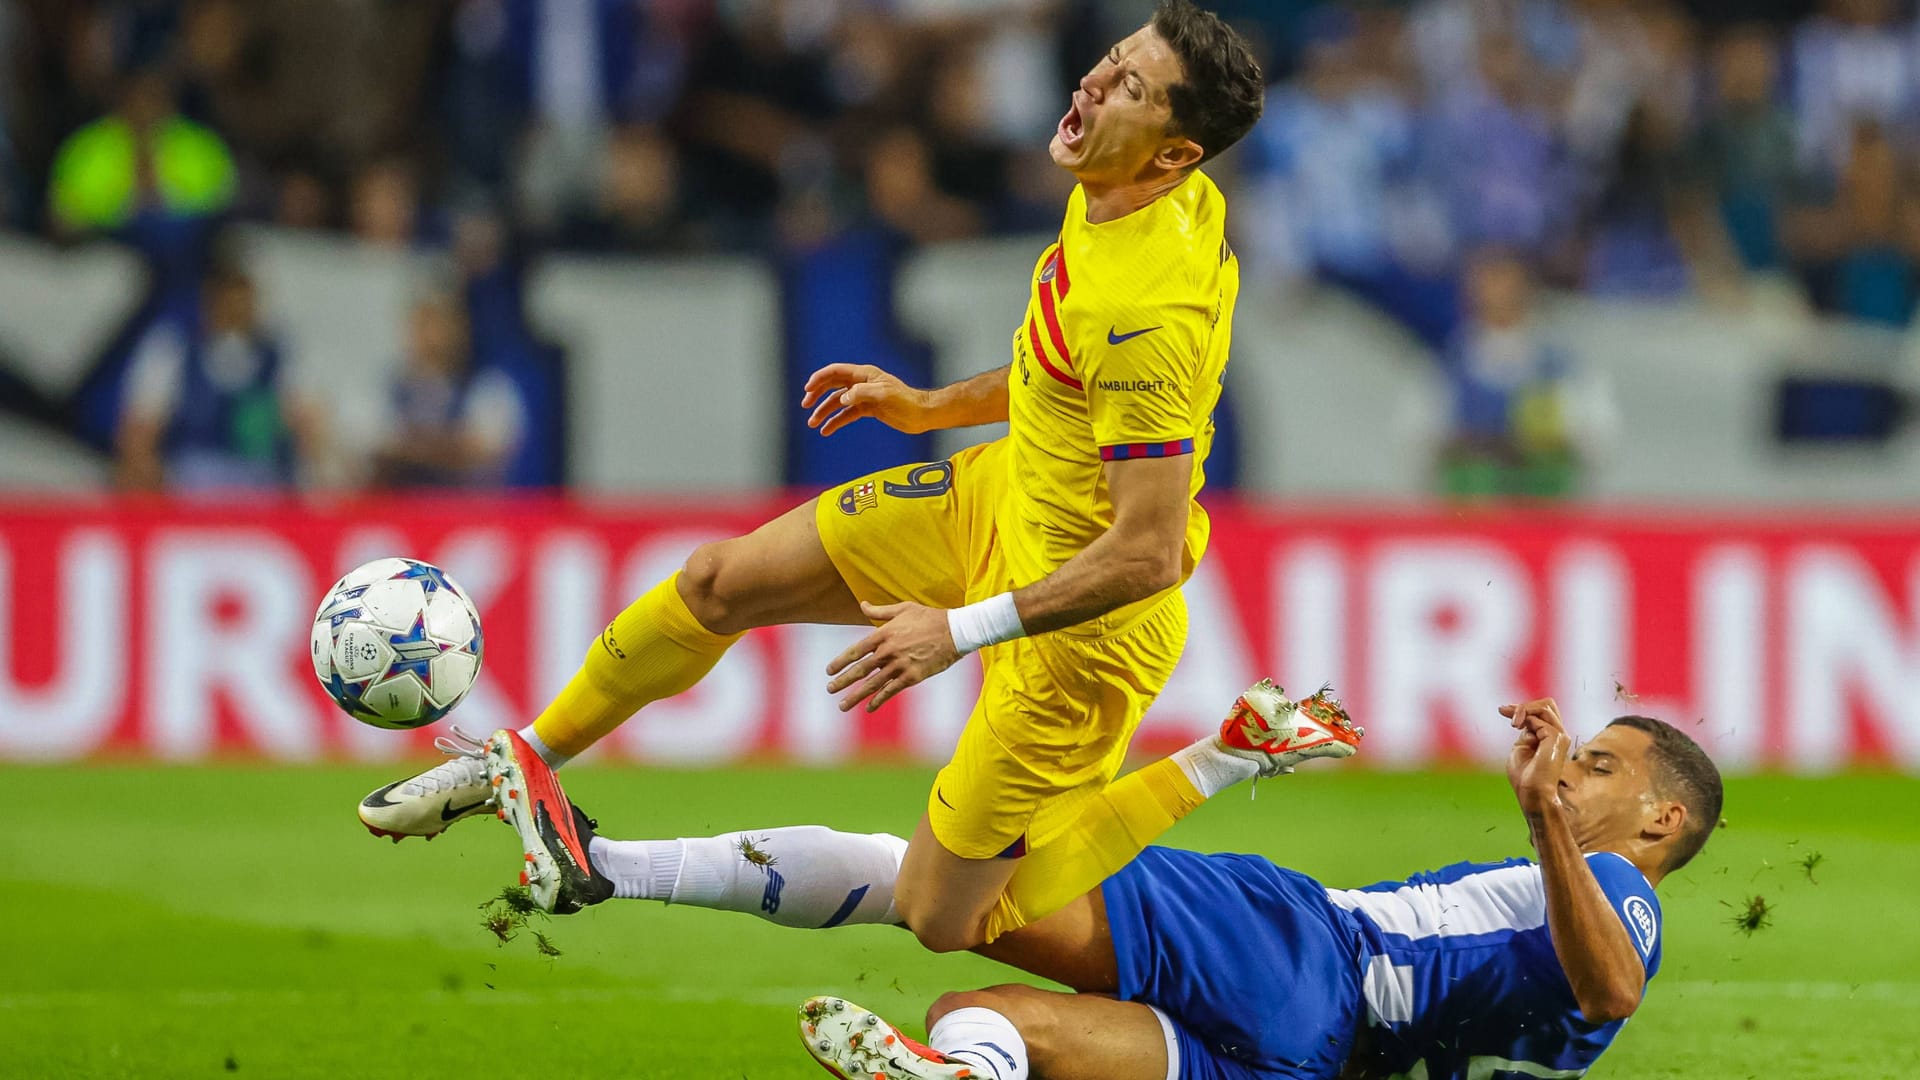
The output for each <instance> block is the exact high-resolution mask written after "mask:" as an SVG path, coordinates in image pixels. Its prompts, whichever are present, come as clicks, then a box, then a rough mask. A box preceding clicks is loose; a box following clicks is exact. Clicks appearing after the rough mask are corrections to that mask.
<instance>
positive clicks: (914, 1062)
mask: <svg viewBox="0 0 1920 1080" xmlns="http://www.w3.org/2000/svg"><path fill="white" fill-rule="evenodd" d="M800 1041H801V1042H802V1043H805V1044H806V1047H807V1053H809V1054H812V1055H813V1060H815V1061H817V1062H819V1063H820V1067H821V1068H823V1069H825V1070H827V1071H828V1072H830V1073H832V1074H833V1075H835V1076H837V1077H839V1078H840V1080H970V1078H971V1077H973V1076H974V1071H973V1070H972V1069H970V1068H968V1067H967V1066H965V1065H962V1064H960V1063H959V1062H956V1061H948V1060H947V1059H946V1058H945V1057H942V1056H941V1054H940V1052H939V1051H938V1050H935V1049H933V1048H932V1047H929V1046H926V1045H925V1044H923V1043H919V1042H916V1041H914V1040H913V1039H910V1038H908V1037H907V1036H905V1035H903V1034H901V1033H900V1031H899V1029H898V1028H895V1027H894V1026H893V1025H892V1024H889V1023H887V1022H886V1021H885V1020H882V1019H880V1017H878V1016H876V1015H874V1014H873V1013H872V1012H870V1011H868V1010H866V1009H863V1008H861V1007H860V1006H858V1005H855V1004H854V1003H853V1002H851V1001H848V1000H846V999H845V998H837V997H816V998H808V999H807V1002H806V1004H804V1005H802V1006H800Z"/></svg>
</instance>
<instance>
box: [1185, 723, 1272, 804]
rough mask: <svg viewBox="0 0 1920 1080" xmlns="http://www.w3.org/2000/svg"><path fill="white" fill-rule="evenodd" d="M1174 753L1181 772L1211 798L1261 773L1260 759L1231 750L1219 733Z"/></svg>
mask: <svg viewBox="0 0 1920 1080" xmlns="http://www.w3.org/2000/svg"><path fill="white" fill-rule="evenodd" d="M1172 756H1173V762H1174V764H1176V765H1178V766H1180V772H1181V774H1182V775H1183V776H1185V777H1186V778H1187V782H1188V783H1190V784H1192V785H1193V789H1194V790H1195V791H1198V792H1199V793H1200V797H1201V798H1203V799H1211V798H1213V797H1214V796H1215V795H1218V794H1220V793H1221V792H1223V791H1225V790H1227V789H1228V788H1230V787H1232V786H1234V785H1235V784H1239V783H1242V782H1244V781H1247V780H1251V779H1253V778H1254V777H1256V776H1259V775H1260V764H1259V762H1257V761H1253V760H1251V759H1249V758H1246V757H1242V756H1241V755H1239V754H1236V753H1234V752H1232V751H1231V750H1228V749H1227V748H1226V746H1225V745H1224V744H1222V743H1221V741H1220V737H1219V736H1218V735H1209V736H1207V737H1206V738H1203V739H1197V740H1195V741H1194V742H1193V743H1192V744H1190V745H1188V746H1187V747H1186V748H1184V749H1181V750H1177V751H1175V752H1174V754H1173V755H1172Z"/></svg>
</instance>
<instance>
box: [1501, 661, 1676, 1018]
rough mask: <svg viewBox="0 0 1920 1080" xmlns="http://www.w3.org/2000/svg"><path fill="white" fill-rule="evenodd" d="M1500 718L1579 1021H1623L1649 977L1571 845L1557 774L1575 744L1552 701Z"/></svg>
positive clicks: (1513, 709)
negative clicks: (1506, 723)
mask: <svg viewBox="0 0 1920 1080" xmlns="http://www.w3.org/2000/svg"><path fill="white" fill-rule="evenodd" d="M1500 713H1501V715H1502V716H1506V717H1508V718H1509V719H1511V720H1512V721H1513V726H1514V727H1515V728H1517V729H1519V731H1520V738H1519V740H1518V741H1516V742H1515V743H1514V745H1513V753H1512V755H1511V756H1510V757H1509V758H1508V759H1507V780H1508V782H1509V783H1511V784H1512V785H1513V791H1514V795H1515V796H1516V797H1517V798H1518V799H1519V801H1520V809H1521V811H1522V812H1523V813H1525V814H1526V817H1527V828H1528V829H1529V830H1531V832H1532V834H1533V846H1534V850H1535V851H1536V852H1537V853H1538V854H1539V856H1540V874H1541V877H1542V878H1543V879H1545V883H1546V892H1547V929H1548V932H1549V934H1550V935H1551V936H1552V938H1553V951H1554V955H1556V956H1557V957H1559V959H1560V967H1561V968H1562V970H1564V971H1565V972H1566V974H1567V983H1568V984H1569V985H1570V986H1572V987H1573V996H1574V1000H1575V1001H1576V1002H1577V1003H1578V1004H1579V1006H1580V1013H1581V1015H1583V1016H1585V1017H1586V1018H1587V1019H1588V1020H1589V1021H1591V1022H1593V1023H1596V1024H1606V1023H1611V1022H1613V1021H1615V1020H1622V1019H1625V1018H1626V1017H1628V1016H1631V1015H1633V1011H1634V1010H1635V1009H1637V1008H1639V1007H1640V998H1641V995H1642V993H1643V992H1644V991H1645V989H1646V983H1647V973H1646V968H1645V966H1643V965H1642V964H1641V962H1640V955H1639V953H1637V952H1635V951H1634V947H1633V942H1632V940H1631V939H1630V938H1629V937H1628V936H1627V927H1626V924H1624V923H1622V922H1621V921H1620V916H1619V915H1618V914H1616V913H1615V911H1614V909H1613V903H1612V902H1611V901H1610V900H1608V899H1607V894H1606V892H1605V891H1604V890H1602V889H1601V888H1600V879H1599V878H1596V877H1594V876H1593V870H1592V869H1591V868H1590V867H1589V866H1588V865H1587V859H1586V855H1585V853H1583V852H1582V851H1581V850H1580V845H1579V843H1578V842H1576V841H1575V840H1574V836H1573V826H1572V824H1571V823H1570V822H1569V821H1568V820H1567V808H1566V805H1565V804H1564V803H1562V802H1561V801H1560V794H1559V787H1560V773H1561V770H1562V769H1564V768H1565V767H1566V763H1567V754H1568V752H1569V751H1570V750H1571V749H1572V746H1573V739H1572V738H1571V737H1569V736H1568V735H1567V732H1566V728H1565V727H1564V726H1562V724H1561V722H1560V710H1559V708H1558V707H1557V706H1556V705H1555V704H1554V703H1553V699H1551V698H1542V699H1540V700H1538V701H1529V702H1527V703H1525V704H1522V705H1506V706H1502V707H1501V709H1500Z"/></svg>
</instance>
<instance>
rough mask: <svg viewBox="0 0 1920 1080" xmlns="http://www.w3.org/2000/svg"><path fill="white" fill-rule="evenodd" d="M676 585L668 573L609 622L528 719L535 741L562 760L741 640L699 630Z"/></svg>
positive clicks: (681, 686)
mask: <svg viewBox="0 0 1920 1080" xmlns="http://www.w3.org/2000/svg"><path fill="white" fill-rule="evenodd" d="M679 580H680V575H679V574H677V573H676V574H674V575H673V576H672V577H670V578H668V579H667V580H665V581H663V582H661V583H660V584H658V585H655V586H654V587H653V588H652V589H650V590H648V591H647V593H646V594H645V595H643V596H641V597H640V599H638V600H635V601H634V602H633V603H631V604H629V605H627V609H626V610H625V611H622V612H621V613H620V614H618V615H616V616H614V618H613V622H611V623H609V624H608V625H607V629H606V630H605V631H604V632H603V633H601V635H600V640H598V641H596V642H594V643H593V646H592V647H591V648H589V649H588V650H587V658H586V660H585V662H583V663H582V664H581V665H580V670H579V671H576V672H574V673H573V678H571V679H569V680H567V685H566V686H565V688H563V689H562V690H561V691H560V695H559V696H558V697H556V698H554V699H553V703H552V704H550V705H548V706H547V708H546V711H544V712H542V713H541V714H540V716H539V717H538V718H537V719H535V720H534V722H533V730H534V734H536V735H539V736H540V741H541V742H543V743H546V744H547V746H549V747H551V748H552V749H554V750H556V751H558V752H559V753H562V754H565V755H567V756H568V757H572V756H574V755H575V754H578V753H580V752H581V751H583V750H585V749H586V748H587V747H589V746H592V745H593V744H594V743H596V742H598V741H600V738H601V736H604V735H605V734H607V733H608V732H609V731H612V730H613V729H614V728H617V727H619V726H620V725H621V724H624V723H626V722H627V720H628V718H630V717H631V716H633V714H634V713H637V712H639V711H640V708H641V706H643V705H646V704H648V703H649V702H654V701H659V700H660V699H661V698H669V697H672V696H673V695H675V694H678V693H681V692H682V691H685V690H687V689H688V688H690V687H692V686H693V684H695V683H697V682H699V681H700V680H701V679H702V678H705V677H706V674H707V672H709V671H712V670H713V665H715V664H717V663H719V662H720V658H721V657H722V656H724V655H726V652H727V649H728V648H730V647H731V646H732V645H733V643H734V642H736V641H738V640H740V635H739V634H716V633H714V632H713V631H711V630H709V629H707V628H706V627H704V626H702V625H700V620H699V619H697V618H695V617H694V615H693V612H692V611H690V610H689V609H688V608H687V602H686V601H685V600H682V599H681V598H680V591H679V589H678V588H677V587H676V585H675V582H677V581H679Z"/></svg>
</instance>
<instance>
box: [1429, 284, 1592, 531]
mask: <svg viewBox="0 0 1920 1080" xmlns="http://www.w3.org/2000/svg"><path fill="white" fill-rule="evenodd" d="M1465 291H1466V297H1467V317H1466V319H1465V321H1464V323H1463V325H1462V326H1461V329H1460V331H1459V333H1458V334H1457V335H1456V337H1455V338H1454V340H1453V341H1452V342H1451V343H1450V344H1449V345H1448V347H1447V350H1446V352H1445V354H1444V356H1443V357H1442V360H1443V363H1444V365H1445V368H1446V373H1447V377H1448V381H1449V385H1450V392H1451V398H1452V400H1451V403H1450V412H1451V417H1450V425H1451V431H1450V434H1449V435H1448V436H1447V439H1446V442H1445V445H1444V446H1443V448H1442V450H1441V453H1440V481H1441V488H1442V490H1443V491H1444V492H1445V493H1446V494H1447V495H1449V496H1452V497H1455V498H1461V499H1486V498H1516V497H1517V498H1538V499H1545V498H1562V497H1565V496H1567V495H1570V494H1573V493H1574V492H1575V491H1576V490H1577V487H1578V483H1579V478H1580V467H1581V465H1582V463H1583V461H1584V460H1586V459H1588V458H1590V457H1591V456H1592V455H1593V453H1594V452H1596V451H1597V450H1599V449H1600V448H1601V447H1602V445H1603V444H1604V442H1605V440H1606V438H1607V436H1608V435H1609V434H1610V432H1611V430H1612V428H1613V404H1612V400H1611V396H1610V393H1609V392H1608V390H1607V388H1606V386H1605V384H1604V383H1601V382H1600V381H1598V380H1597V379H1595V378H1593V377H1592V376H1591V375H1588V374H1585V373H1582V372H1581V371H1579V370H1578V369H1576V367H1575V366H1574V363H1573V360H1572V358H1571V357H1569V356H1568V355H1567V354H1566V353H1565V352H1564V351H1563V350H1561V349H1558V348H1556V347H1554V346H1553V345H1552V344H1550V343H1548V342H1547V341H1545V340H1543V339H1542V338H1541V336H1540V334H1539V332H1538V330H1537V328H1536V327H1535V325H1534V323H1533V302H1532V284H1531V281H1530V278H1529V271H1528V269H1527V266H1526V264H1525V263H1524V262H1523V261H1521V260H1520V259H1519V258H1517V257H1515V255H1514V254H1512V253H1511V252H1505V251H1499V250H1488V251H1484V252H1481V253H1480V254H1478V255H1477V256H1476V257H1475V258H1474V259H1473V260H1471V261H1470V263H1469V265H1468V268H1467V274H1466V290H1465Z"/></svg>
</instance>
